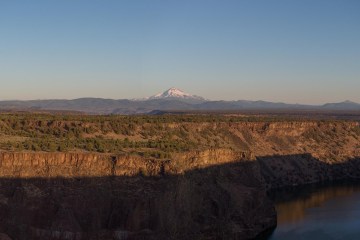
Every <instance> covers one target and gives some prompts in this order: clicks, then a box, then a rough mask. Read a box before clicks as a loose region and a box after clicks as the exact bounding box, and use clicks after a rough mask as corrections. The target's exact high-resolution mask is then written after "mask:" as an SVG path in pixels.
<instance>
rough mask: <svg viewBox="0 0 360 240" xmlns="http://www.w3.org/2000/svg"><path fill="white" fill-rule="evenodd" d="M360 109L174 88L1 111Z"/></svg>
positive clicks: (19, 104) (1, 106)
mask: <svg viewBox="0 0 360 240" xmlns="http://www.w3.org/2000/svg"><path fill="white" fill-rule="evenodd" d="M271 109H274V110H275V109H276V110H279V109H284V110H360V104H359V103H355V102H351V101H344V102H340V103H327V104H324V105H302V104H287V103H277V102H267V101H246V100H238V101H211V100H207V99H205V98H203V97H200V96H196V95H192V94H189V93H185V92H183V91H181V90H179V89H177V88H170V89H168V90H166V91H165V92H163V93H159V94H157V95H154V96H151V97H149V98H144V99H119V100H114V99H103V98H79V99H74V100H30V101H0V110H19V111H21V110H24V111H49V110H52V111H77V112H84V113H89V114H147V113H152V112H154V111H226V110H229V111H236V110H271Z"/></svg>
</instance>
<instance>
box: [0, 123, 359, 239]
mask: <svg viewBox="0 0 360 240" xmlns="http://www.w3.org/2000/svg"><path fill="white" fill-rule="evenodd" d="M205 125H207V126H205ZM208 125H209V124H208V123H207V124H202V125H201V124H195V125H191V126H190V125H189V126H188V129H189V131H193V132H194V135H195V134H196V132H197V131H200V130H201V128H204V127H206V128H208V127H209V126H208ZM358 126H359V125H358V123H356V122H333V123H330V122H281V123H276V122H275V123H226V124H212V127H213V128H214V131H218V130H219V129H224V128H226V129H227V131H228V132H231V133H232V135H230V138H231V141H232V142H233V143H235V144H234V145H232V146H231V147H229V148H223V149H221V148H216V149H215V148H213V149H207V150H201V151H200V150H199V151H189V152H183V153H174V154H172V157H171V158H169V159H154V158H144V157H141V156H139V155H132V154H118V155H114V154H99V153H85V152H73V153H71V152H70V153H45V152H8V151H7V152H0V232H1V233H2V235H1V234H0V239H6V236H7V237H9V238H10V239H13V240H15V239H19V240H20V239H21V240H22V239H50V240H52V239H54V240H55V239H57V240H82V239H94V240H95V239H252V238H255V237H256V236H258V234H261V233H263V232H264V231H266V230H268V229H271V228H273V227H275V226H276V213H275V210H274V206H273V204H272V203H271V201H270V200H269V199H268V198H267V196H266V190H269V189H272V188H279V187H286V186H293V185H300V184H306V183H313V182H319V181H328V180H337V179H344V178H358V177H360V163H359V156H360V152H359V149H360V147H359V146H360V141H359V136H358V135H357V132H356V131H355V130H354V129H356V128H357V127H358ZM174 127H177V126H175V125H174ZM196 129H197V130H196ZM227 136H229V135H227ZM236 144H238V145H236ZM236 146H238V147H236Z"/></svg>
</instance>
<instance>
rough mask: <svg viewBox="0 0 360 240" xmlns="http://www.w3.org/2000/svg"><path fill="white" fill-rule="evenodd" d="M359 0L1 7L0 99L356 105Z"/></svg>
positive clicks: (118, 1)
mask: <svg viewBox="0 0 360 240" xmlns="http://www.w3.org/2000/svg"><path fill="white" fill-rule="evenodd" d="M359 13H360V1H358V0H336V1H333V0H284V1H280V0H272V1H269V0H263V1H260V0H251V1H250V0H243V1H242V0H234V1H232V0H224V1H220V0H218V1H213V0H191V1H190V0H188V1H186V0H184V1H172V0H166V1H165V0H163V1H160V0H151V1H148V0H143V1H140V0H131V1H130V0H128V1H126V0H113V1H111V0H96V1H95V0H61V1H60V0H59V1H55V0H53V1H50V0H34V1H25V0H24V1H17V0H4V1H0V83H1V87H0V99H45V98H77V97H90V96H91V97H106V98H115V99H119V98H137V97H145V96H149V95H153V94H155V93H157V92H160V91H162V90H165V89H167V88H169V87H178V88H180V89H182V90H184V91H187V92H190V93H193V94H197V95H201V96H203V97H206V98H209V99H215V100H216V99H225V100H233V99H248V100H260V99H261V100H269V101H283V102H289V103H295V102H298V103H311V104H318V103H324V102H337V101H343V100H347V99H349V100H352V101H357V102H360V94H359V90H360V14H359Z"/></svg>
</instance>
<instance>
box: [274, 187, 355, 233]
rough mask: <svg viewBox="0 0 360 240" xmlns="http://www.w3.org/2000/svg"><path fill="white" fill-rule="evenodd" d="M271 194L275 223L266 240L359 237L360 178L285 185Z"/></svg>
mask: <svg viewBox="0 0 360 240" xmlns="http://www.w3.org/2000/svg"><path fill="white" fill-rule="evenodd" d="M273 198H274V200H275V202H276V210H277V213H278V226H277V228H276V229H275V230H274V232H273V234H272V235H271V236H270V237H269V238H268V240H280V239H281V240H283V239H291V240H300V239H301V240H309V239H310V240H311V239H316V240H323V239H326V240H332V239H334V240H335V239H336V240H340V239H344V240H345V239H346V240H352V239H354V240H355V239H356V240H359V239H360V182H351V183H350V182H347V183H337V184H332V185H329V184H327V185H322V186H319V185H317V186H306V187H300V188H294V189H291V190H289V189H287V190H282V191H278V192H276V193H274V194H273Z"/></svg>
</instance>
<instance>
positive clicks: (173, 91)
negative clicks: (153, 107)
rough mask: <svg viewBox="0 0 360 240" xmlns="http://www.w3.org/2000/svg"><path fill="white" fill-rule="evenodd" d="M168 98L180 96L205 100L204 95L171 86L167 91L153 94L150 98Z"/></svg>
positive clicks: (180, 97) (181, 97)
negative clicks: (200, 95)
mask: <svg viewBox="0 0 360 240" xmlns="http://www.w3.org/2000/svg"><path fill="white" fill-rule="evenodd" d="M166 98H179V99H190V100H191V99H193V100H205V99H204V98H202V97H199V96H196V95H192V94H189V93H186V92H184V91H182V90H180V89H178V88H174V87H173V88H169V89H168V90H166V91H165V92H162V93H159V94H156V95H154V96H151V97H150V98H149V99H166Z"/></svg>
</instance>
